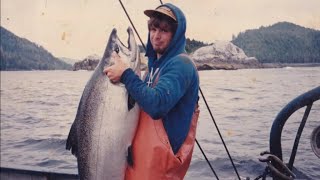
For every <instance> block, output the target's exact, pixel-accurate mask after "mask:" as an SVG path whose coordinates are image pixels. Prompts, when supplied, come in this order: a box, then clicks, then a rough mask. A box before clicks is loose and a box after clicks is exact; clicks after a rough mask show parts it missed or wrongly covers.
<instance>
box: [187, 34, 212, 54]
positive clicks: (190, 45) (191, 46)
mask: <svg viewBox="0 0 320 180" xmlns="http://www.w3.org/2000/svg"><path fill="white" fill-rule="evenodd" d="M207 45H209V44H206V43H204V42H202V41H197V40H194V39H192V40H191V39H189V38H187V40H186V51H187V53H189V54H190V53H193V52H194V51H195V50H197V49H199V48H200V47H203V46H207Z"/></svg>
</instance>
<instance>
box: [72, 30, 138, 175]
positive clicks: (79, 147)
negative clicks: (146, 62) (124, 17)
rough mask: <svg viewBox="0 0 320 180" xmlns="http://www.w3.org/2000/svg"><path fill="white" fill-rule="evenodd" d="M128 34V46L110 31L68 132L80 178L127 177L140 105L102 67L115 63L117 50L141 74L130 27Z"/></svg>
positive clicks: (114, 32) (136, 47)
mask: <svg viewBox="0 0 320 180" xmlns="http://www.w3.org/2000/svg"><path fill="white" fill-rule="evenodd" d="M128 34H129V38H128V47H125V46H124V45H123V44H122V43H121V41H120V40H119V38H118V36H117V31H116V29H113V31H112V32H111V35H110V38H109V41H108V44H107V47H106V49H105V52H104V55H103V58H102V59H101V60H100V62H99V64H98V66H97V67H96V69H95V70H94V72H93V74H92V76H91V78H90V79H89V81H88V82H87V84H86V86H85V88H84V91H83V94H82V97H81V100H80V103H79V106H78V111H77V115H76V118H75V120H74V122H73V124H72V126H71V129H70V132H69V136H68V139H67V143H66V149H68V150H71V152H72V154H74V155H75V156H76V157H77V161H78V171H79V176H80V179H89V180H103V179H108V180H123V179H124V174H125V168H126V165H127V155H128V152H127V151H128V147H129V146H130V145H131V141H132V139H133V137H134V133H135V129H136V126H137V124H138V118H139V107H138V104H137V103H135V102H134V101H133V100H132V99H131V98H130V97H129V95H128V92H127V91H126V89H125V87H124V85H123V84H121V83H118V84H113V83H111V82H110V80H109V79H108V77H107V76H106V74H104V73H103V70H104V68H105V67H107V66H110V65H111V64H113V59H112V58H111V53H112V52H113V51H116V52H117V53H118V54H119V55H120V56H121V57H122V59H123V60H125V61H126V63H128V64H130V67H131V68H132V69H133V70H134V71H135V72H136V73H137V75H138V76H140V58H139V48H138V46H137V43H136V41H135V39H134V35H133V31H132V29H131V28H128Z"/></svg>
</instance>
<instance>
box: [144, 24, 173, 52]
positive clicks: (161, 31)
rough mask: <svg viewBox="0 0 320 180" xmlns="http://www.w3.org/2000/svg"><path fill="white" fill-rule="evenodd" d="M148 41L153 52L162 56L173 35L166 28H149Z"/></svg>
mask: <svg viewBox="0 0 320 180" xmlns="http://www.w3.org/2000/svg"><path fill="white" fill-rule="evenodd" d="M149 31H150V40H151V44H152V47H153V49H154V51H155V52H156V53H157V54H159V55H162V54H163V53H164V52H165V50H166V49H167V48H168V46H169V44H170V42H171V39H172V36H173V33H172V32H171V31H170V29H169V27H168V26H161V24H160V26H159V27H154V26H151V27H150V30H149Z"/></svg>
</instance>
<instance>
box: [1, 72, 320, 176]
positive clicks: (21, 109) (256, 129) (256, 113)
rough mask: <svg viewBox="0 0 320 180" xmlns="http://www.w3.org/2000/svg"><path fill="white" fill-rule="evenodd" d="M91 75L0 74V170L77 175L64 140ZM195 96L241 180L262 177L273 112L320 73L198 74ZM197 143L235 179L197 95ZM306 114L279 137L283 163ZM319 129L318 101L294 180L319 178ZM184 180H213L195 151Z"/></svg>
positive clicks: (221, 171)
mask: <svg viewBox="0 0 320 180" xmlns="http://www.w3.org/2000/svg"><path fill="white" fill-rule="evenodd" d="M91 74H92V72H91V71H76V72H73V71H28V72H27V71H17V72H1V89H0V92H1V149H0V150H1V166H2V167H20V168H21V167H23V168H27V169H33V170H43V171H50V172H66V173H77V163H76V158H75V157H74V156H73V155H72V154H71V153H70V152H69V151H67V150H65V143H66V138H67V135H68V133H69V130H70V127H71V124H72V122H73V120H74V118H75V115H76V111H77V106H78V103H79V100H80V97H81V94H82V91H83V89H84V86H85V84H86V82H87V80H88V79H89V77H90V75H91ZM199 74H200V81H201V89H202V92H203V93H204V96H205V99H206V100H207V102H208V104H209V106H210V110H211V112H212V114H213V117H214V119H215V122H216V123H217V125H218V127H219V129H220V132H221V134H222V137H223V139H224V141H225V143H226V145H227V147H228V150H229V152H230V154H231V157H232V158H233V161H234V163H235V166H236V167H237V170H238V172H239V174H240V176H241V177H243V178H244V177H250V178H251V179H254V178H255V177H257V176H259V175H261V174H262V173H263V171H264V169H265V167H266V163H262V162H259V161H258V158H259V157H261V156H260V152H262V151H265V150H269V134H270V128H271V125H272V122H273V120H274V119H275V117H276V115H277V114H278V113H279V111H280V110H281V109H282V108H283V107H284V106H285V105H286V104H287V103H289V102H290V101H291V100H292V99H294V98H295V97H297V96H298V95H300V94H302V93H304V92H306V91H308V90H311V89H313V88H315V87H318V86H319V85H320V68H319V67H308V68H307V67H305V68H289V67H288V68H279V69H244V70H235V71H224V70H219V71H200V72H199ZM200 110H201V113H200V118H199V123H198V129H197V140H198V141H199V143H200V145H201V147H202V149H203V150H204V151H205V154H206V156H207V157H208V159H209V160H210V162H211V164H212V166H213V168H214V170H215V172H216V173H217V175H218V177H219V178H220V179H237V176H236V174H235V172H234V170H233V168H232V165H231V163H230V161H229V159H228V156H227V153H226V151H225V150H224V147H223V145H222V142H221V140H220V138H219V135H218V133H217V130H216V128H215V126H214V124H213V122H212V119H211V117H210V114H209V112H208V109H207V108H206V106H205V104H204V101H203V97H201V95H200ZM303 113H304V108H303V109H301V110H299V111H298V112H297V113H295V114H294V115H293V116H292V117H290V119H289V120H288V121H287V123H286V125H285V127H284V130H283V132H282V148H283V158H284V161H285V162H288V161H289V158H290V153H291V149H292V146H293V141H294V138H295V135H296V131H297V129H298V127H299V124H300V121H301V119H302V115H303ZM319 125H320V101H316V102H315V103H314V105H313V107H312V110H311V113H310V115H309V118H308V121H307V123H306V125H305V128H304V130H303V133H302V136H301V140H300V144H299V147H298V151H297V155H296V158H295V163H294V166H295V168H296V169H297V170H296V171H295V173H296V174H297V175H298V178H299V179H314V180H316V179H320V159H319V158H318V157H317V156H316V155H314V153H313V152H312V150H311V147H310V135H311V132H312V130H313V129H314V128H315V127H317V126H319ZM185 179H186V180H193V179H194V180H195V179H215V176H214V174H213V173H212V171H211V170H210V168H209V166H208V164H207V162H206V161H205V158H204V157H203V155H202V153H201V151H200V150H199V148H198V147H197V146H195V149H194V154H193V158H192V162H191V166H190V169H189V170H188V173H187V175H186V178H185Z"/></svg>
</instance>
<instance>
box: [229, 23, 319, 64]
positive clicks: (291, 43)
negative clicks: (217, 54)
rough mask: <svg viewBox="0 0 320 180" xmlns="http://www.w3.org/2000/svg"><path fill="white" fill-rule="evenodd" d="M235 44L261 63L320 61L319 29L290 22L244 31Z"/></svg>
mask: <svg viewBox="0 0 320 180" xmlns="http://www.w3.org/2000/svg"><path fill="white" fill-rule="evenodd" d="M232 43H234V44H235V45H237V46H238V47H240V48H241V49H243V50H244V51H245V53H246V54H247V55H248V56H254V57H256V58H257V59H258V60H259V61H260V62H262V63H320V31H317V30H313V29H308V28H304V27H301V26H298V25H295V24H292V23H288V22H280V23H276V24H274V25H272V26H268V27H260V28H259V29H254V30H247V31H245V32H241V33H240V34H239V35H238V36H237V37H235V38H234V39H233V40H232Z"/></svg>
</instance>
